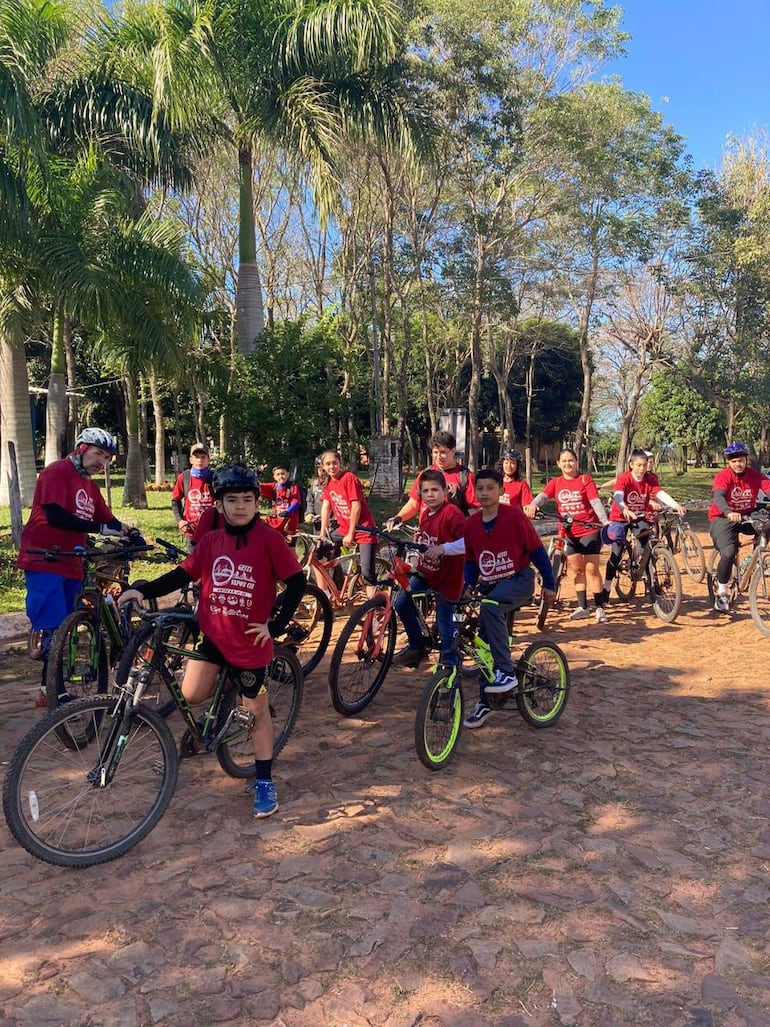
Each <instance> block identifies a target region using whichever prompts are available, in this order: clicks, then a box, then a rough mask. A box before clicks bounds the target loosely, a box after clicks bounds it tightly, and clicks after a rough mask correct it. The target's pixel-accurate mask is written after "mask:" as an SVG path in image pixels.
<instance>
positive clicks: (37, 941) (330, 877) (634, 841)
mask: <svg viewBox="0 0 770 1027" xmlns="http://www.w3.org/2000/svg"><path fill="white" fill-rule="evenodd" d="M690 591H692V592H693V594H695V593H699V594H701V595H702V593H703V591H704V590H703V586H701V587H700V588H699V587H698V586H692V588H691V589H690ZM610 614H611V616H610V620H609V622H608V624H607V625H603V626H599V625H594V624H592V623H588V622H579V623H576V624H567V623H566V622H565V621H562V622H561V624H560V625H559V626H558V627H557V629H556V633H555V636H554V637H555V638H556V639H557V640H558V641H559V642H560V644H562V645H563V646H564V648H565V651H566V652H567V654H568V656H569V659H570V663H571V667H572V672H573V693H572V695H571V698H570V702H569V705H568V707H567V709H566V711H565V713H564V716H563V718H562V720H561V721H560V723H559V724H558V726H556V727H555V728H553V729H550V730H546V731H534V730H532V729H531V728H528V727H527V726H526V725H525V724H524V722H523V721H522V720H521V719H520V718H519V717H518V715H517V714H516V713H515V712H507V711H506V712H503V713H500V714H497V715H496V717H495V718H494V719H493V720H492V721H490V722H489V724H488V725H487V726H485V727H484V728H483V729H480V730H477V731H475V732H471V731H466V732H465V733H464V735H463V739H462V743H461V746H460V749H459V751H458V753H457V755H456V758H455V761H454V762H453V763H452V764H451V765H450V766H449V767H448V768H447V769H446V770H445V771H443V772H440V773H430V772H429V771H427V770H425V769H424V768H423V767H422V766H421V764H420V763H419V762H418V761H417V758H416V756H415V753H414V746H413V739H412V732H413V717H414V709H415V706H416V700H417V693H418V690H419V689H420V688H421V685H422V681H423V678H424V676H423V675H422V674H418V673H410V672H402V673H400V674H396V673H393V674H391V675H390V676H389V678H388V680H387V681H386V683H385V685H384V687H383V690H382V693H381V695H380V696H378V698H377V699H376V700H375V702H374V703H373V704H372V706H371V707H370V708H369V709H368V710H366V711H364V713H363V714H362V715H361V716H360V717H359V718H357V719H353V720H345V719H344V718H340V717H338V716H337V715H336V714H335V713H334V711H333V710H332V708H331V706H330V704H329V700H328V696H327V694H326V687H325V677H324V674H323V668H322V669H321V670H320V671H317V672H316V674H315V675H313V676H312V677H311V678H310V679H309V681H308V683H307V688H306V695H305V703H304V707H303V710H302V714H301V716H300V721H299V725H298V729H297V732H296V734H295V736H294V737H293V738H292V740H291V741H290V743H289V745H288V746H287V748H286V750H285V753H284V754H283V755H282V757H281V759H280V760H279V761H278V762H277V764H276V768H275V771H276V772H275V777H276V780H277V783H278V790H279V798H280V802H281V808H280V812H279V813H278V814H277V815H276V816H275V817H273V818H271V819H270V820H267V821H262V822H255V821H254V820H253V819H252V818H251V816H250V808H249V799H248V798H247V796H246V795H244V793H243V786H242V784H240V783H238V782H234V781H232V780H230V779H228V778H227V777H226V776H225V775H224V774H223V773H222V771H221V770H220V769H219V766H218V764H217V763H216V760H215V759H214V758H212V757H201V758H199V759H197V760H191V761H186V762H184V763H183V764H182V766H181V769H180V775H179V784H178V787H177V792H176V794H175V796H174V799H173V800H172V803H171V806H170V808H169V811H168V812H167V814H166V816H165V817H164V819H163V820H162V821H161V823H160V825H159V826H158V827H157V828H156V829H155V831H154V832H153V833H152V834H150V836H149V837H148V838H146V839H145V840H144V841H143V842H142V843H141V844H140V845H139V846H138V847H137V848H136V849H135V850H133V851H132V852H131V853H129V854H128V855H127V856H125V857H124V858H123V859H121V860H118V861H116V862H114V863H110V864H107V865H105V866H102V867H94V868H92V869H89V870H81V871H68V870H63V869H59V868H56V867H50V866H47V865H45V864H43V863H40V862H38V861H36V860H35V859H33V858H32V857H31V856H29V855H28V854H27V853H26V852H24V851H23V850H22V849H21V848H19V847H18V846H17V845H16V844H15V842H13V840H12V839H11V838H10V836H9V834H8V832H7V829H6V828H5V825H4V824H3V825H2V827H1V828H0V831H2V843H1V845H2V851H1V853H0V881H1V882H2V883H0V888H1V889H2V911H3V912H2V918H3V929H2V939H3V940H2V946H1V950H0V1027H11V1025H25V1027H26V1025H35V1027H37V1025H40V1027H44V1025H57V1027H58V1025H62V1027H64V1025H69V1027H75V1025H77V1027H86V1025H88V1027H113V1025H114V1027H143V1025H151V1024H162V1025H168V1027H187V1025H190V1027H192V1025H202V1024H237V1025H250V1024H263V1023H264V1024H272V1025H275V1027H316V1025H318V1027H364V1025H387V1027H413V1025H417V1024H420V1025H423V1027H425V1025H428V1027H524V1025H527V1027H545V1025H569V1024H575V1025H581V1027H594V1025H600V1027H621V1025H628V1027H630V1025H639V1024H644V1025H647V1024H649V1025H656V1027H669V1025H670V1027H685V1025H688V1027H709V1025H714V1027H717V1025H722V1027H738V1025H752V1027H759V1025H770V941H769V939H768V902H769V901H770V879H769V878H768V864H769V862H770V828H769V827H768V822H767V818H768V814H769V813H770V795H769V794H768V785H769V784H770V765H769V763H770V760H769V757H768V742H769V741H770V712H769V710H768V701H767V690H766V683H765V682H766V673H765V668H766V665H767V651H768V641H767V640H766V639H762V638H760V637H759V636H758V634H757V633H756V631H755V630H754V628H753V626H752V624H751V621H750V620H749V619H748V618H747V614H746V611H745V610H744V611H743V612H742V614H741V615H739V616H737V617H736V618H735V619H733V620H732V621H728V620H727V619H722V620H719V621H717V620H715V619H714V618H713V616H712V615H710V614H709V613H708V611H707V610H706V608H705V604H704V602H703V600H702V598H698V599H697V600H695V599H693V600H691V601H689V602H688V603H686V605H685V609H684V611H683V614H682V616H681V617H680V620H679V621H678V622H677V623H676V624H675V625H672V626H670V627H668V626H664V625H660V624H659V623H657V622H656V621H655V620H654V619H653V618H651V617H650V616H649V615H648V614H647V612H646V610H645V609H644V608H643V607H642V606H623V607H621V606H615V605H613V606H612V608H611V610H610ZM532 616H533V615H529V617H532ZM522 632H523V633H524V634H526V633H533V632H534V627H533V626H532V624H531V623H529V621H528V619H527V618H525V619H524V621H523V622H522ZM35 673H36V668H35V667H34V665H32V664H30V663H29V662H28V661H27V660H26V657H24V656H23V655H22V654H20V653H13V652H11V651H9V650H7V649H6V651H4V652H3V651H0V761H2V763H3V766H5V764H6V762H7V760H8V758H9V754H10V752H11V749H12V747H13V744H14V742H15V740H17V739H18V738H19V737H20V736H21V734H22V733H23V731H24V730H25V729H26V727H27V726H28V724H29V723H30V722H31V721H32V719H33V718H34V717H35V716H36V714H35V712H34V711H33V709H32V706H31V702H32V697H33V694H34V687H35V686H34V678H35ZM472 692H473V689H472V688H471V687H469V688H468V689H467V700H468V703H469V704H470V703H471V702H472V700H473V698H474V697H473V694H472Z"/></svg>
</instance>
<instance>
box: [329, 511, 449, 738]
mask: <svg viewBox="0 0 770 1027" xmlns="http://www.w3.org/2000/svg"><path fill="white" fill-rule="evenodd" d="M366 530H367V531H369V532H371V534H373V535H377V536H379V537H380V538H383V539H385V540H386V541H387V542H388V543H389V545H390V546H392V548H393V554H394V555H393V565H392V570H389V571H388V573H387V576H386V578H385V579H384V580H383V581H378V583H377V594H376V595H375V596H373V597H372V598H371V599H369V600H368V601H367V602H365V603H364V604H363V605H362V606H359V607H358V608H357V609H356V610H354V611H353V613H352V614H351V616H350V617H349V618H348V621H347V623H346V624H345V626H344V627H343V629H342V631H341V632H340V635H339V638H338V639H337V644H336V645H335V647H334V652H333V653H332V658H331V664H330V667H329V695H330V697H331V701H332V706H334V709H335V710H336V711H337V712H338V713H341V714H342V715H343V716H345V717H352V716H354V715H355V714H356V713H360V712H361V710H363V709H365V708H366V707H367V706H368V705H369V703H370V702H371V701H372V699H373V698H374V697H375V695H376V694H377V692H378V691H379V690H380V687H381V685H382V683H383V681H384V680H385V677H386V675H387V673H388V670H389V669H390V665H391V663H392V661H393V654H394V651H395V648H396V635H397V634H398V615H397V614H396V611H395V608H394V605H393V604H394V600H395V596H396V595H397V594H398V593H399V592H400V591H402V590H403V591H408V589H409V578H410V575H411V573H412V567H411V565H410V564H409V563H408V562H407V561H406V560H405V559H404V555H405V553H406V552H407V550H412V551H416V552H424V551H425V550H426V549H427V548H428V547H427V546H426V545H424V544H423V543H420V542H410V541H409V540H407V539H403V538H398V537H397V536H393V535H388V534H387V533H386V532H384V531H380V530H379V528H367V529H366ZM415 609H416V610H417V619H418V621H419V624H420V632H421V634H422V641H423V647H424V648H425V649H426V650H430V649H437V648H439V647H440V642H439V639H438V634H437V631H436V629H435V623H432V624H429V623H428V620H427V619H426V609H427V611H428V616H430V610H431V606H430V604H429V605H428V606H427V607H426V605H424V604H423V603H421V602H418V603H415Z"/></svg>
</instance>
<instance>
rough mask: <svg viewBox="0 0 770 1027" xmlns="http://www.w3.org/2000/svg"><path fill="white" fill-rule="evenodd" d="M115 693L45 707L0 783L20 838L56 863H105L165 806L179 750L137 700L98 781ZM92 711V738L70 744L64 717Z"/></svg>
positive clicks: (145, 830) (9, 821) (82, 716)
mask: <svg viewBox="0 0 770 1027" xmlns="http://www.w3.org/2000/svg"><path fill="white" fill-rule="evenodd" d="M115 706H116V700H115V697H114V696H93V697H91V698H87V699H79V700H77V701H75V702H72V703H67V704H66V705H63V706H61V707H59V709H58V710H56V711H54V712H53V713H49V714H48V715H47V716H46V717H44V718H43V720H41V721H39V722H38V723H37V724H36V725H35V727H34V728H33V729H32V730H31V731H30V732H29V733H28V734H27V735H26V736H25V737H24V738H23V739H22V741H21V743H20V744H19V746H18V747H17V749H16V751H15V752H14V754H13V757H12V758H11V763H10V766H9V768H8V773H7V774H6V777H5V783H4V785H3V812H4V814H5V819H6V823H7V824H8V828H9V830H10V832H11V834H12V835H13V837H14V838H15V839H16V841H17V842H19V844H20V845H22V846H23V847H24V848H25V849H26V850H27V852H29V853H31V854H32V855H33V856H35V857H36V858H37V859H41V860H43V861H45V862H46V863H52V864H54V865H55V866H61V867H89V866H94V865H96V864H98V863H107V862H109V861H110V860H113V859H117V858H118V857H119V856H122V855H124V853H126V852H128V851H129V850H130V849H133V848H134V846H135V845H137V844H138V843H139V842H140V841H141V840H142V839H143V838H145V837H146V836H147V835H148V834H149V833H150V831H151V830H152V829H153V828H154V827H155V825H156V824H157V823H158V821H159V820H160V819H161V817H162V816H163V814H164V813H165V811H166V808H167V807H168V804H169V802H170V801H171V797H172V795H173V794H174V788H175V786H176V778H177V770H178V757H177V753H176V747H175V744H174V738H173V736H172V734H171V731H170V730H169V728H168V726H167V725H166V724H165V723H164V721H163V720H161V718H160V717H158V715H157V714H156V713H155V712H154V711H153V710H152V709H150V708H148V707H146V706H143V705H142V704H141V703H140V704H139V705H138V706H137V707H136V708H135V709H134V710H133V711H132V713H131V726H130V729H129V731H128V735H127V738H126V739H125V745H124V748H123V751H122V755H121V756H120V762H119V764H118V766H117V769H116V770H115V773H114V777H113V778H112V780H111V782H110V783H109V785H107V786H106V787H95V782H96V781H97V780H98V768H99V766H100V763H99V762H97V761H99V760H100V759H101V758H102V757H106V762H109V757H110V755H112V754H113V753H114V746H113V748H112V749H110V750H109V751H108V752H102V751H101V746H102V745H105V744H107V741H106V740H107V738H108V737H109V735H110V733H112V734H113V735H117V731H114V732H111V731H110V729H111V728H113V727H115V724H114V721H113V718H112V717H110V716H109V714H110V713H111V711H112V710H113V709H115ZM89 717H90V718H91V721H92V730H91V731H90V732H88V735H89V739H90V740H89V742H87V743H85V744H83V745H81V746H78V747H76V748H74V749H71V748H69V747H67V746H63V745H62V744H61V741H60V738H59V731H60V730H63V731H64V732H65V733H66V734H68V735H69V734H71V728H70V726H69V725H68V721H70V720H72V719H73V718H78V719H80V720H83V719H86V718H89Z"/></svg>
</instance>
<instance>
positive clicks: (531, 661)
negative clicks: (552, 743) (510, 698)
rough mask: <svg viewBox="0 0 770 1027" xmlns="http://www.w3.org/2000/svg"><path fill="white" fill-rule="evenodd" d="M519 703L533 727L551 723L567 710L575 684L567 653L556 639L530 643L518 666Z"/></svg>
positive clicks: (516, 695)
mask: <svg viewBox="0 0 770 1027" xmlns="http://www.w3.org/2000/svg"><path fill="white" fill-rule="evenodd" d="M516 677H517V678H518V680H519V687H518V690H517V691H516V693H515V698H516V706H517V708H518V710H519V713H520V714H521V716H522V717H523V718H524V720H525V721H526V722H527V723H528V724H529V725H531V726H532V727H537V728H540V727H551V725H552V724H555V723H556V721H557V720H558V719H559V717H560V716H561V715H562V713H563V712H564V708H565V706H566V705H567V700H568V698H569V690H570V685H571V679H570V672H569V664H568V663H567V657H566V656H565V655H564V653H563V652H562V651H561V649H560V648H559V647H558V645H554V643H553V642H533V643H532V644H531V645H528V646H527V648H526V649H525V650H524V652H523V653H522V655H521V658H520V659H519V662H518V664H517V666H516Z"/></svg>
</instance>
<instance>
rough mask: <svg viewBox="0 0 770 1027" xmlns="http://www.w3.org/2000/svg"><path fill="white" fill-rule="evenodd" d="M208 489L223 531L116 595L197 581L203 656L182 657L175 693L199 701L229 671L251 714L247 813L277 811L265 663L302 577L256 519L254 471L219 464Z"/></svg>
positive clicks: (154, 593)
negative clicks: (280, 584)
mask: <svg viewBox="0 0 770 1027" xmlns="http://www.w3.org/2000/svg"><path fill="white" fill-rule="evenodd" d="M214 495H215V496H216V501H217V508H218V510H219V512H220V514H221V515H222V517H223V521H224V524H223V527H222V529H221V530H219V531H210V532H208V534H206V535H205V536H203V538H202V539H201V540H200V542H199V543H198V545H196V547H195V549H194V550H193V551H192V553H190V555H189V556H188V557H187V558H186V559H185V560H184V561H183V562H182V563H181V564H180V565H179V567H177V568H175V570H173V571H170V572H169V573H168V574H164V575H162V576H161V577H160V578H156V579H155V581H150V582H147V583H146V584H142V585H141V586H140V587H138V588H137V587H135V588H130V589H128V590H127V591H125V592H124V593H123V595H122V596H121V597H120V600H119V601H120V603H121V604H123V603H126V602H130V601H131V600H141V599H157V598H159V597H160V596H164V595H167V594H168V593H169V592H174V591H176V590H177V589H179V588H183V587H185V586H186V585H188V584H189V583H190V582H191V581H200V583H201V593H200V601H199V603H198V621H199V623H200V627H201V633H202V637H201V641H200V643H199V645H198V653H199V654H202V655H203V656H204V659H203V660H189V661H188V664H187V667H186V669H185V675H184V681H183V682H182V692H183V694H184V696H185V698H186V699H187V701H188V702H189V703H201V702H205V701H206V700H207V699H209V698H210V697H211V695H212V694H213V692H214V688H215V686H216V680H217V676H218V675H219V671H220V668H221V667H224V666H229V667H231V668H232V669H233V676H234V677H235V678H236V680H237V683H238V686H239V688H240V691H241V695H242V696H243V703H244V705H245V706H246V708H247V709H248V710H250V712H251V713H252V714H253V716H254V727H253V732H252V740H253V743H254V759H255V773H256V778H257V780H256V784H255V788H254V816H255V817H257V818H260V817H269V816H271V815H272V814H273V813H275V812H276V811H277V809H278V799H277V796H276V790H275V784H274V783H273V779H272V762H273V761H272V755H273V722H272V719H271V717H270V708H269V705H268V695H267V684H266V677H267V666H268V664H269V663H270V661H271V659H272V658H273V641H272V640H273V638H275V637H276V636H277V635H280V634H282V633H283V632H284V631H285V630H286V626H287V625H288V623H289V621H290V619H291V618H292V616H293V615H294V611H295V610H296V609H297V606H298V605H299V601H300V599H301V598H302V594H303V592H304V590H305V576H304V575H303V573H302V570H301V568H300V566H299V563H298V562H297V558H296V557H295V555H294V553H293V552H292V550H291V549H290V547H289V545H288V544H287V542H286V540H285V539H284V538H283V537H282V536H281V535H280V534H279V532H277V531H274V530H273V528H270V527H268V525H266V524H265V523H264V522H263V521H261V520H260V518H259V514H258V512H257V504H258V502H259V479H258V478H257V476H256V474H254V473H252V472H251V471H249V470H247V469H246V468H245V467H241V466H239V465H237V464H236V465H233V466H232V467H222V468H220V469H219V470H218V471H217V472H216V474H215V475H214ZM277 581H284V582H285V583H286V593H285V599H284V601H283V603H282V604H281V608H280V612H279V613H278V615H277V616H276V617H275V618H273V619H271V612H272V609H273V607H274V605H275V594H276V593H275V586H276V582H277Z"/></svg>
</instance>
